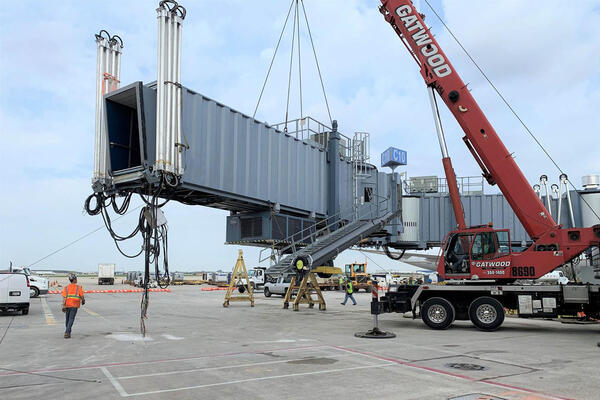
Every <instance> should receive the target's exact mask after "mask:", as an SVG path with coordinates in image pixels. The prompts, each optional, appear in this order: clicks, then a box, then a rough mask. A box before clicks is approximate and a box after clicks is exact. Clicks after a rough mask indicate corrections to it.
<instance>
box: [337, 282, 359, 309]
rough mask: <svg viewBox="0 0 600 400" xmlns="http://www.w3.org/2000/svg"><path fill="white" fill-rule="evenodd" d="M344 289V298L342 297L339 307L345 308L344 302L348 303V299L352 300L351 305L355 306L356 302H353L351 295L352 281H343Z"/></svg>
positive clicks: (352, 290)
mask: <svg viewBox="0 0 600 400" xmlns="http://www.w3.org/2000/svg"><path fill="white" fill-rule="evenodd" d="M344 286H345V288H346V297H344V301H343V302H342V303H340V304H341V305H343V306H345V305H346V302H347V301H348V299H350V300H352V304H353V305H356V300H354V296H353V295H352V292H354V289H353V287H352V281H349V280H348V279H347V278H346V279H345V285H344Z"/></svg>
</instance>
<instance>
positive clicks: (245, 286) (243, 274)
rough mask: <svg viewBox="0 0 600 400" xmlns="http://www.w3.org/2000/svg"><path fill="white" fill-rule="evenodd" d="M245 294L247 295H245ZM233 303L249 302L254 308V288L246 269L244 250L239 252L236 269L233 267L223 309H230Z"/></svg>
mask: <svg viewBox="0 0 600 400" xmlns="http://www.w3.org/2000/svg"><path fill="white" fill-rule="evenodd" d="M234 291H239V292H240V293H242V294H237V295H236V294H234ZM244 292H246V293H247V294H243V293H244ZM232 301H249V302H250V307H254V288H253V287H252V285H251V284H250V279H249V278H248V270H247V269H246V263H245V262H244V256H243V254H242V250H238V258H237V261H236V263H235V267H233V274H232V275H231V281H230V282H229V286H228V287H227V292H225V301H224V302H223V307H229V303H230V302H232Z"/></svg>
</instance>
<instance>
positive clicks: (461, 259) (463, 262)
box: [444, 233, 473, 275]
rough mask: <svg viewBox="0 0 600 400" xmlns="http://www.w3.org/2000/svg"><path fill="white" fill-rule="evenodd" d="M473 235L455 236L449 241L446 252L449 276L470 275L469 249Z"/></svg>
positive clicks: (445, 257)
mask: <svg viewBox="0 0 600 400" xmlns="http://www.w3.org/2000/svg"><path fill="white" fill-rule="evenodd" d="M472 242H473V235H472V234H458V233H457V234H454V235H453V236H451V237H450V238H449V239H448V244H447V246H446V250H445V251H444V266H445V268H446V273H447V274H466V275H468V274H469V249H470V248H471V243H472Z"/></svg>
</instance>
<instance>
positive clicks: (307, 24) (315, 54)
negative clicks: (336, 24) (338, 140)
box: [301, 0, 333, 125]
mask: <svg viewBox="0 0 600 400" xmlns="http://www.w3.org/2000/svg"><path fill="white" fill-rule="evenodd" d="M301 2H302V11H303V12H304V19H305V20H306V29H307V31H308V37H309V38H310V44H311V46H312V50H313V54H314V56H315V64H317V71H318V72H319V80H320V81H321V89H322V90H323V97H324V98H325V105H326V106H327V114H328V115H329V123H330V124H332V125H333V119H332V118H331V111H330V110H329V102H328V101H327V94H326V93H325V84H324V83H323V76H322V75H321V67H320V66H319V59H318V58H317V50H315V43H314V41H313V38H312V33H311V31H310V25H309V23H308V16H307V15H306V8H305V7H304V0H301Z"/></svg>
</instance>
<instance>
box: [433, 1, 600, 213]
mask: <svg viewBox="0 0 600 400" xmlns="http://www.w3.org/2000/svg"><path fill="white" fill-rule="evenodd" d="M425 3H427V5H428V6H429V8H430V9H431V11H433V13H434V14H435V16H436V17H437V19H438V20H439V21H440V22H441V23H442V25H444V27H445V28H446V30H447V31H448V33H449V34H450V35H451V36H452V38H453V39H454V41H455V42H456V43H457V44H458V45H459V46H460V48H461V49H462V50H463V52H464V53H465V54H466V55H467V57H469V59H470V60H471V62H472V63H473V65H475V67H476V68H477V69H478V70H479V72H480V73H481V75H483V77H484V78H485V80H486V81H487V82H488V83H489V84H490V86H491V87H492V89H494V91H495V92H496V94H497V95H498V96H499V97H500V99H502V101H503V102H504V104H505V105H506V106H507V107H508V109H509V110H510V111H511V112H512V113H513V115H514V116H515V117H516V118H517V120H518V121H519V122H520V123H521V125H523V128H525V130H526V131H527V133H528V134H529V136H531V138H532V139H533V140H534V141H535V142H536V143H537V145H538V146H539V147H540V149H542V151H543V152H544V153H545V154H546V156H547V157H548V158H549V159H550V161H552V164H554V166H555V167H556V169H558V170H559V171H560V173H561V174H564V173H565V172H564V171H563V170H562V169H561V168H560V166H559V165H558V164H557V163H556V161H554V159H553V158H552V156H550V153H548V151H547V150H546V148H545V147H544V146H543V145H542V143H541V142H540V141H539V140H538V138H537V137H536V136H535V135H534V134H533V132H531V130H530V129H529V127H528V126H527V125H526V124H525V122H523V120H522V119H521V117H520V116H519V115H518V114H517V112H516V111H515V109H514V108H513V107H512V106H511V105H510V104H509V102H508V100H506V98H505V97H504V96H503V95H502V93H500V91H499V90H498V88H497V87H496V86H495V85H494V84H493V83H492V81H491V80H490V78H488V76H487V75H486V74H485V72H483V69H481V67H480V66H479V64H477V62H476V61H475V60H474V59H473V57H471V54H469V52H468V51H467V49H465V48H464V46H463V45H462V43H461V42H460V41H459V40H458V38H457V37H456V36H455V35H454V33H453V32H452V31H451V30H450V28H449V27H448V25H446V23H445V22H444V20H443V19H442V18H441V17H440V15H439V14H438V13H437V11H435V9H434V8H433V7H432V5H431V4H430V3H429V1H428V0H425ZM568 182H569V184H570V185H571V187H572V188H573V189H574V190H575V193H577V195H578V196H579V198H580V199H581V200H582V201H583V202H584V203H585V204H586V205H587V206H588V207H589V209H590V210H591V211H592V213H594V215H595V216H596V218H598V219H600V216H599V215H598V214H597V213H596V211H595V210H594V209H593V208H592V206H591V205H590V204H589V203H588V202H587V200H586V199H584V198H583V196H582V195H581V194H580V193H579V192H578V191H577V188H576V187H575V185H573V183H571V181H569V180H568Z"/></svg>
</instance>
